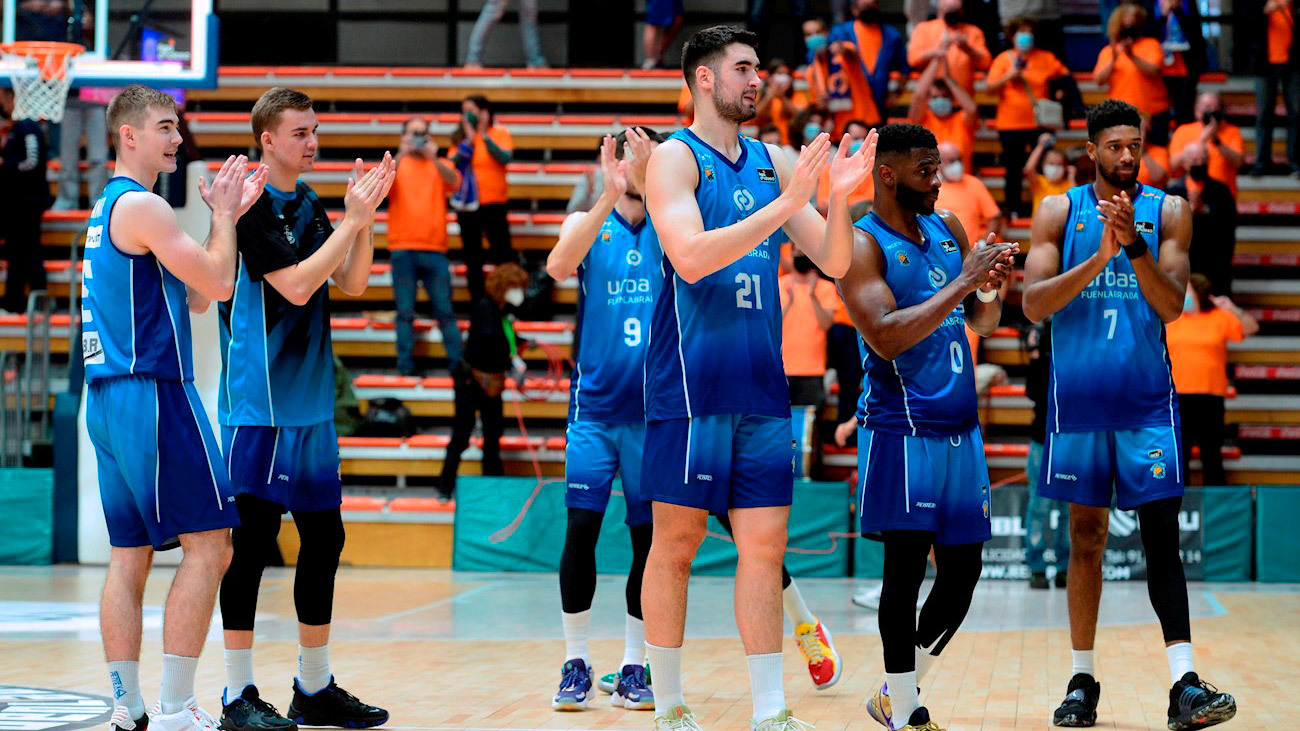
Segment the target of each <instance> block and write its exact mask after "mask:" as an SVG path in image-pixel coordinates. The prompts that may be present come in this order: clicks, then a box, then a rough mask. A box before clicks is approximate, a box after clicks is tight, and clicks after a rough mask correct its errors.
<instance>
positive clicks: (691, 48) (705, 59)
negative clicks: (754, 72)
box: [682, 25, 758, 89]
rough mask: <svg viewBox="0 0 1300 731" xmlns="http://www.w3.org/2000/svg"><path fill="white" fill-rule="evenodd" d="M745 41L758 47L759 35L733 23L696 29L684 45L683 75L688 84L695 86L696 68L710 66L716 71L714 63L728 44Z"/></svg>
mask: <svg viewBox="0 0 1300 731" xmlns="http://www.w3.org/2000/svg"><path fill="white" fill-rule="evenodd" d="M733 43H743V44H745V45H746V46H750V47H751V48H754V49H757V48H758V36H757V35H756V34H754V33H752V32H750V31H747V30H745V29H744V28H740V27H738V26H731V25H715V26H713V27H712V28H705V29H704V30H701V31H696V32H695V35H693V36H691V38H690V40H688V41H686V45H685V46H683V47H682V76H684V77H686V84H687V85H688V86H690V87H691V88H692V89H694V88H695V69H697V68H699V67H701V66H708V67H709V68H710V69H713V71H714V72H715V73H716V72H717V69H716V68H714V64H716V63H717V62H718V60H719V59H720V58H721V56H722V52H723V51H724V50H726V48H727V46H730V45H731V44H733Z"/></svg>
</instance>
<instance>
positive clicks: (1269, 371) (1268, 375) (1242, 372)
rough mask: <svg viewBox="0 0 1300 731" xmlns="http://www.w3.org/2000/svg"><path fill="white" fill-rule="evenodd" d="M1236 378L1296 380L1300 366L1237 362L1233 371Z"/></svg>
mask: <svg viewBox="0 0 1300 731" xmlns="http://www.w3.org/2000/svg"><path fill="white" fill-rule="evenodd" d="M1234 374H1235V375H1236V377H1237V378H1240V379H1243V380H1254V381H1296V380H1300V366H1274V365H1251V364H1247V363H1239V364H1237V368H1236V370H1235V371H1234Z"/></svg>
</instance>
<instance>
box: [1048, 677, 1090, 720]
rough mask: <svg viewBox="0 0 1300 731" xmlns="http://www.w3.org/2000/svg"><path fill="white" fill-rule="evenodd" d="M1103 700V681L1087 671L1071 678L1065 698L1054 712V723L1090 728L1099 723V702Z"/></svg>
mask: <svg viewBox="0 0 1300 731" xmlns="http://www.w3.org/2000/svg"><path fill="white" fill-rule="evenodd" d="M1100 700H1101V683H1098V682H1097V681H1096V680H1094V679H1093V677H1092V676H1091V675H1089V674H1087V673H1078V674H1076V675H1075V676H1074V677H1073V678H1070V685H1069V687H1068V688H1066V690H1065V700H1063V701H1061V705H1060V706H1058V707H1057V709H1056V712H1055V713H1053V714H1052V724H1053V725H1055V726H1065V727H1067V728H1090V727H1092V726H1094V725H1096V723H1097V703H1098V702H1099V701H1100Z"/></svg>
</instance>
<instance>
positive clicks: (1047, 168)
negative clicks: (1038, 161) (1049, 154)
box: [1043, 165, 1065, 183]
mask: <svg viewBox="0 0 1300 731" xmlns="http://www.w3.org/2000/svg"><path fill="white" fill-rule="evenodd" d="M1043 177H1045V178H1047V179H1048V180H1050V181H1052V182H1053V183H1059V182H1061V181H1062V180H1064V179H1065V166H1064V165H1044V166H1043Z"/></svg>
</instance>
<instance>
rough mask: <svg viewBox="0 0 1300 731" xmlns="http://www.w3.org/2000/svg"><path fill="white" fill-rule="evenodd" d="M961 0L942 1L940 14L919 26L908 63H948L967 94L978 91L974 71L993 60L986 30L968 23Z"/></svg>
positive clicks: (950, 73) (910, 44)
mask: <svg viewBox="0 0 1300 731" xmlns="http://www.w3.org/2000/svg"><path fill="white" fill-rule="evenodd" d="M961 5H962V0H939V7H938V13H937V14H938V16H939V17H937V18H935V19H934V20H927V21H925V22H924V23H921V24H920V25H918V26H916V29H915V30H913V31H912V37H911V39H909V41H908V44H907V63H908V65H909V66H911V67H912V68H914V69H923V68H925V67H927V66H929V65H930V62H931V61H934V60H936V59H941V60H944V59H946V60H947V62H948V70H947V75H948V76H951V77H952V78H953V79H955V80H956V82H957V84H958V85H960V86H961V87H962V88H963V89H965V90H966V93H967V94H974V93H975V72H976V71H984V70H985V69H987V68H988V67H989V64H990V63H992V62H993V56H992V55H991V54H990V53H989V49H988V46H987V45H985V43H984V31H982V30H980V29H979V28H977V27H975V26H974V25H971V24H970V23H967V22H966V17H965V14H964V13H963V12H962V8H961ZM940 141H941V142H942V140H940Z"/></svg>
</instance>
